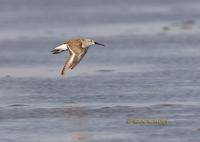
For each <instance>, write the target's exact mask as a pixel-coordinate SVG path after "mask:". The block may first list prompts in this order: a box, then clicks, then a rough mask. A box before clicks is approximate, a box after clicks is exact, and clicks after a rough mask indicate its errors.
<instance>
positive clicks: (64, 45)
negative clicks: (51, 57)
mask: <svg viewBox="0 0 200 142" xmlns="http://www.w3.org/2000/svg"><path fill="white" fill-rule="evenodd" d="M54 49H56V50H62V51H65V50H67V49H68V48H67V44H62V45H60V46H57V47H56V48H54Z"/></svg>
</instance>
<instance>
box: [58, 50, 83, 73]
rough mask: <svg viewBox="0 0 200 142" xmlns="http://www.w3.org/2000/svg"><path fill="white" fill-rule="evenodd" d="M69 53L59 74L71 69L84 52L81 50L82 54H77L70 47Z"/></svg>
mask: <svg viewBox="0 0 200 142" xmlns="http://www.w3.org/2000/svg"><path fill="white" fill-rule="evenodd" d="M69 53H70V56H69V57H68V59H67V60H66V61H65V64H64V67H63V69H62V72H61V75H64V74H65V73H66V72H67V71H69V70H72V69H73V68H74V67H75V66H76V65H77V64H78V63H79V62H80V61H81V59H82V58H83V56H84V55H85V53H86V52H83V53H82V54H77V53H75V52H74V51H73V50H72V49H71V48H69Z"/></svg>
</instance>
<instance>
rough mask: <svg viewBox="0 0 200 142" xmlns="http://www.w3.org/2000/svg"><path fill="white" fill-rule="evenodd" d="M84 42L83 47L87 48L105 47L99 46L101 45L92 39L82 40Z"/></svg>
mask: <svg viewBox="0 0 200 142" xmlns="http://www.w3.org/2000/svg"><path fill="white" fill-rule="evenodd" d="M84 41H85V47H89V46H92V45H95V44H96V45H101V46H105V45H103V44H101V43H98V42H96V41H95V40H93V39H84Z"/></svg>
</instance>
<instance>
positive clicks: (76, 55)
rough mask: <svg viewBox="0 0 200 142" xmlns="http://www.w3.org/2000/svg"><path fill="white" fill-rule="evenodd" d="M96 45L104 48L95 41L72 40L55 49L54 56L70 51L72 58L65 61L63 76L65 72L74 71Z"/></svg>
mask: <svg viewBox="0 0 200 142" xmlns="http://www.w3.org/2000/svg"><path fill="white" fill-rule="evenodd" d="M95 44H97V45H101V46H104V45H103V44H101V43H98V42H96V41H95V40H93V39H72V40H69V41H66V42H64V43H63V44H61V45H60V46H58V47H56V48H54V49H53V50H52V51H51V52H52V54H59V53H61V52H63V51H69V55H70V56H69V57H68V59H67V60H66V61H65V64H64V67H63V69H62V72H61V75H64V74H65V72H67V71H69V70H72V69H73V68H74V67H75V66H76V65H77V64H78V63H79V62H80V61H81V59H82V58H83V57H84V55H85V54H86V52H87V50H88V48H89V47H90V46H92V45H95Z"/></svg>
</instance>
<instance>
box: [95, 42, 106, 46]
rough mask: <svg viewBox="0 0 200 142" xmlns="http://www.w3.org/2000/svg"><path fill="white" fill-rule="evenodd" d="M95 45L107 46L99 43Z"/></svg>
mask: <svg viewBox="0 0 200 142" xmlns="http://www.w3.org/2000/svg"><path fill="white" fill-rule="evenodd" d="M94 43H95V44H97V45H101V46H105V45H103V44H101V43H98V42H94Z"/></svg>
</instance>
